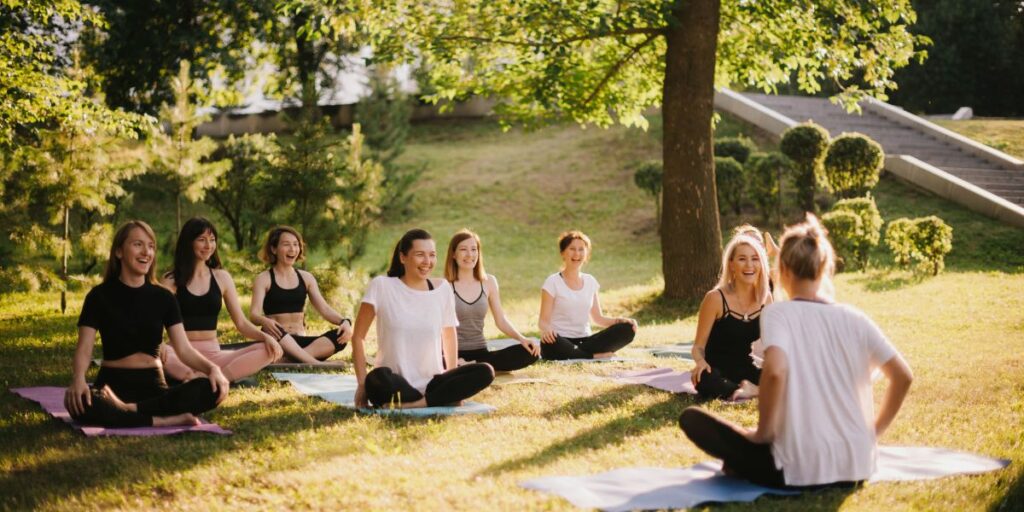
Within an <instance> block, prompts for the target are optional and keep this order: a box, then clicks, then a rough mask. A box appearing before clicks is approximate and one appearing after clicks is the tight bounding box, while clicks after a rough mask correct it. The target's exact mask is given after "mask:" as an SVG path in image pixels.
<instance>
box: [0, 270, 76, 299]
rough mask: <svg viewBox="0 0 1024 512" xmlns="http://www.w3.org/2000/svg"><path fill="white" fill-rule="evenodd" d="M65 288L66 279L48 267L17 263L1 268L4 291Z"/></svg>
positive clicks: (0, 284)
mask: <svg viewBox="0 0 1024 512" xmlns="http://www.w3.org/2000/svg"><path fill="white" fill-rule="evenodd" d="M63 289H64V280H63V279H61V278H60V277H59V276H57V274H55V273H54V272H53V271H52V270H49V269H46V268H42V267H31V266H29V265H16V266H13V267H8V268H2V269H0V290H3V292H4V293H9V292H38V291H50V290H63Z"/></svg>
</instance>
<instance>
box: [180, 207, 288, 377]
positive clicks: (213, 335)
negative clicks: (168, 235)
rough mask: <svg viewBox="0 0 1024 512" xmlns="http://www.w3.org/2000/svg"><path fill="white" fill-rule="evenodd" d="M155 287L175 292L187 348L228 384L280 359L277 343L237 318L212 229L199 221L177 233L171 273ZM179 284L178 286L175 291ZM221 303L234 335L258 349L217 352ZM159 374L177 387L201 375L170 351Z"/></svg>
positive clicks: (231, 286) (236, 304)
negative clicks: (217, 370)
mask: <svg viewBox="0 0 1024 512" xmlns="http://www.w3.org/2000/svg"><path fill="white" fill-rule="evenodd" d="M160 283H161V284H163V285H164V286H166V287H167V288H168V289H170V290H171V291H173V292H174V296H175V297H176V298H177V299H178V306H179V307H180V308H181V317H182V323H183V324H184V325H185V334H186V335H188V340H189V342H191V343H192V348H194V349H196V350H197V351H198V352H199V353H200V354H202V355H203V356H204V357H206V358H207V359H209V360H210V361H213V362H214V363H215V364H216V365H217V366H220V369H221V371H223V372H224V376H225V377H227V378H228V380H230V381H231V382H234V381H236V380H238V379H241V378H244V377H248V376H249V375H252V374H254V373H256V372H258V371H260V369H261V368H263V367H264V366H266V365H268V364H270V363H272V362H274V361H276V360H277V359H279V358H280V357H281V345H280V344H278V342H277V340H276V339H275V338H274V337H273V336H271V335H269V334H267V333H265V332H262V331H260V328H259V327H256V326H255V325H253V324H252V323H251V322H249V319H248V318H246V317H245V314H244V313H242V306H241V303H240V301H239V300H238V292H237V291H235V282H234V280H232V279H231V274H229V273H228V271H227V270H224V268H223V267H222V266H221V263H220V256H219V255H218V254H217V229H216V228H215V227H214V226H213V223H211V222H210V221H209V220H206V219H204V218H202V217H195V218H191V219H189V220H188V221H186V222H185V225H184V226H182V227H181V233H180V234H179V235H178V243H177V245H176V247H175V249H174V267H172V269H171V271H170V272H168V273H166V274H164V277H163V279H161V280H160ZM178 283H181V285H180V286H177V284H178ZM221 303H223V304H225V305H227V307H228V314H230V315H231V321H232V322H234V324H235V327H236V328H237V329H238V332H240V333H242V335H243V336H246V337H248V338H249V339H253V340H260V341H262V343H257V344H255V345H250V346H248V347H245V348H242V349H239V350H221V348H220V342H219V341H218V340H217V316H218V315H219V314H220V307H221ZM163 362H164V373H165V374H167V375H169V376H171V377H173V378H175V379H178V380H180V381H188V380H191V379H193V378H195V377H199V376H200V374H199V373H197V372H194V371H192V369H191V368H189V367H188V366H186V365H185V364H184V363H182V362H181V359H180V358H179V357H178V354H177V352H175V351H174V349H173V348H171V347H164V350H163Z"/></svg>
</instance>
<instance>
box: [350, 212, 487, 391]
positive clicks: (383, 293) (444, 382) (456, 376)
mask: <svg viewBox="0 0 1024 512" xmlns="http://www.w3.org/2000/svg"><path fill="white" fill-rule="evenodd" d="M436 264H437V249H436V247H435V245H434V240H433V239H432V238H431V236H430V233H427V232H426V231H424V230H422V229H413V230H411V231H409V232H407V233H406V234H405V235H403V236H402V238H401V239H400V240H399V241H398V243H397V244H395V250H394V253H393V254H392V256H391V266H390V268H388V274H387V276H378V277H375V278H373V280H371V281H370V284H369V286H368V287H367V290H366V295H365V296H364V297H363V301H362V304H360V305H359V314H358V315H357V316H356V326H355V335H354V336H353V337H352V360H353V364H354V366H355V370H356V379H357V381H358V383H359V386H358V388H357V390H356V404H357V405H358V406H359V407H365V406H366V405H367V404H369V405H372V406H374V407H384V406H390V407H398V408H416V407H434V406H443V405H452V404H459V403H461V402H462V401H463V400H465V399H467V398H469V397H471V396H473V395H475V394H477V393H479V392H480V391H481V390H483V389H484V388H486V387H487V386H489V385H490V384H491V382H492V381H493V380H494V369H493V368H491V366H490V365H488V364H485V363H469V364H464V365H462V366H458V367H456V361H457V356H456V353H457V347H458V342H457V340H456V332H455V328H456V327H457V326H458V325H459V321H458V319H457V318H456V315H455V297H454V295H453V293H452V290H451V286H450V285H449V284H448V281H446V280H444V279H431V278H430V273H431V272H432V271H433V270H434V266H435V265H436ZM374 319H376V320H377V361H376V364H375V365H374V366H375V368H374V369H373V371H371V372H370V373H366V352H365V349H364V347H363V340H364V339H365V338H366V333H367V332H369V330H370V324H372V323H373V321H374Z"/></svg>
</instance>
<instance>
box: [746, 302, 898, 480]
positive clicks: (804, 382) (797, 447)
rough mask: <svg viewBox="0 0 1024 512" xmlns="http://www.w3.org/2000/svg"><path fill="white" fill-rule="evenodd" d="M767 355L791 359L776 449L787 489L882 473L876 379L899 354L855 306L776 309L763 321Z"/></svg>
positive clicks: (784, 306)
mask: <svg viewBox="0 0 1024 512" xmlns="http://www.w3.org/2000/svg"><path fill="white" fill-rule="evenodd" d="M761 341H762V342H763V343H764V346H765V349H767V348H769V347H778V348H780V349H782V352H784V353H785V354H786V362H787V363H788V367H789V371H788V373H787V376H786V389H785V394H784V396H783V400H782V404H781V405H782V415H781V417H780V418H779V425H778V429H777V433H776V436H775V441H773V442H772V454H773V455H774V457H775V464H776V466H777V467H778V468H780V469H782V470H783V473H784V474H785V477H786V484H789V485H817V484H827V483H832V482H840V481H855V480H867V479H868V478H870V477H871V474H872V473H874V471H875V456H876V454H877V450H876V444H875V442H876V441H875V427H874V420H875V413H874V400H873V398H872V394H871V372H872V370H873V368H874V367H877V366H881V365H882V364H885V363H886V362H887V361H889V359H891V358H892V357H893V356H895V355H896V354H897V353H898V352H897V351H896V349H895V348H894V347H893V346H892V344H891V343H889V340H888V339H886V337H885V335H884V334H882V331H881V330H880V329H879V328H878V326H877V325H875V323H874V322H873V321H871V319H870V318H868V317H867V315H865V314H864V313H862V312H861V311H859V310H858V309H856V308H854V307H852V306H846V305H841V304H822V303H817V302H808V301H796V300H793V301H787V302H779V303H775V304H770V305H768V306H766V307H765V308H764V313H762V314H761Z"/></svg>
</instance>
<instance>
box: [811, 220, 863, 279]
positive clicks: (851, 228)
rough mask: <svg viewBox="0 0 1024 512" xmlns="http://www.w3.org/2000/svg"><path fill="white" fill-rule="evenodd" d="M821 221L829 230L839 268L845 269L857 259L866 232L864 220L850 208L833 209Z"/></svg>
mask: <svg viewBox="0 0 1024 512" xmlns="http://www.w3.org/2000/svg"><path fill="white" fill-rule="evenodd" d="M821 222H822V224H824V225H825V229H827V230H828V234H829V240H830V241H831V242H832V245H833V247H834V248H835V250H836V254H837V256H838V261H837V263H838V268H839V270H845V269H846V267H847V265H848V264H849V263H850V262H851V261H852V262H856V261H857V248H858V246H859V245H860V244H861V242H862V240H861V239H860V237H861V235H862V234H863V232H864V227H863V222H862V221H861V220H860V217H858V216H857V214H855V213H853V212H851V211H848V210H833V211H831V212H828V213H826V214H825V215H822V216H821Z"/></svg>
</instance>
